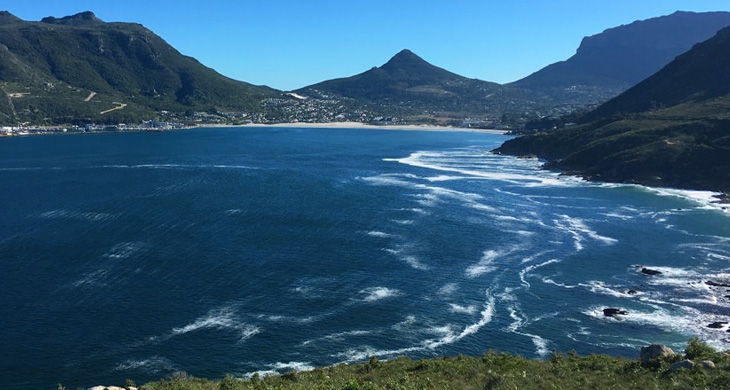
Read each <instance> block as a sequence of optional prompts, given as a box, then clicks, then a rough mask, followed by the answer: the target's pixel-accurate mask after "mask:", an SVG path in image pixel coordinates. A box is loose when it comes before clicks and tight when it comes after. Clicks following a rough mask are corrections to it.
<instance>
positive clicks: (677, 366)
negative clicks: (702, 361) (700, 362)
mask: <svg viewBox="0 0 730 390" xmlns="http://www.w3.org/2000/svg"><path fill="white" fill-rule="evenodd" d="M694 367H695V362H693V361H691V360H682V361H681V362H677V363H674V364H672V365H671V366H669V371H672V372H674V371H679V370H682V369H685V370H691V369H693V368H694Z"/></svg>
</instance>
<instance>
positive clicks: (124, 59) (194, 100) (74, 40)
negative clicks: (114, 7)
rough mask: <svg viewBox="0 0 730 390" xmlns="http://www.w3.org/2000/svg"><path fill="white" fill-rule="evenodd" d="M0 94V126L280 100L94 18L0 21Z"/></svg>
mask: <svg viewBox="0 0 730 390" xmlns="http://www.w3.org/2000/svg"><path fill="white" fill-rule="evenodd" d="M0 86H1V87H2V92H4V95H5V97H4V98H3V99H0V100H2V102H1V103H0V122H2V123H18V122H34V123H44V122H45V123H63V122H66V123H67V122H74V121H87V120H97V121H102V122H119V121H134V120H138V119H140V118H143V117H148V118H149V117H154V115H155V113H157V112H159V111H162V110H166V111H172V112H184V111H187V110H192V111H208V110H219V109H220V110H256V109H258V107H259V105H260V103H261V101H262V100H263V99H265V98H267V97H271V96H278V95H279V93H278V92H277V91H275V90H273V89H271V88H268V87H260V86H254V85H251V84H248V83H244V82H240V81H235V80H232V79H230V78H227V77H225V76H222V75H220V74H219V73H217V72H216V71H214V70H213V69H210V68H207V67H205V66H203V65H202V64H200V63H199V62H198V61H197V60H195V59H194V58H191V57H187V56H184V55H182V54H180V52H178V51H177V50H175V49H174V48H173V47H172V46H170V45H169V44H168V43H167V42H165V41H164V40H163V39H162V38H160V37H159V36H157V35H155V34H154V33H153V32H152V31H150V30H148V29H147V28H145V27H143V26H142V25H139V24H132V23H105V22H104V21H102V20H101V19H99V18H97V17H96V15H94V14H93V13H92V12H82V13H79V14H76V15H72V16H67V17H63V18H54V17H47V18H44V19H42V20H41V21H40V22H29V21H23V20H21V19H19V18H17V17H15V16H13V15H12V14H10V13H9V12H6V11H3V12H2V13H0ZM112 109H114V110H112ZM110 110H111V111H110Z"/></svg>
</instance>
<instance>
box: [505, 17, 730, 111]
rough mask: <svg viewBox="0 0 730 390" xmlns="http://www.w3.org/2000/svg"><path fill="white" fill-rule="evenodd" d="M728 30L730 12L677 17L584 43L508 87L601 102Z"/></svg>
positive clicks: (615, 31) (608, 32)
mask: <svg viewBox="0 0 730 390" xmlns="http://www.w3.org/2000/svg"><path fill="white" fill-rule="evenodd" d="M727 26H730V12H705V13H694V12H676V13H674V14H671V15H668V16H661V17H657V18H652V19H647V20H641V21H636V22H633V23H631V24H628V25H623V26H619V27H615V28H610V29H608V30H605V31H603V32H602V33H600V34H597V35H593V36H590V37H586V38H584V39H583V41H582V42H581V44H580V47H579V48H578V50H577V52H576V53H575V55H574V56H572V57H570V58H569V59H568V60H566V61H562V62H557V63H555V64H552V65H549V66H547V67H545V68H543V69H541V70H539V71H537V72H535V73H533V74H531V75H529V76H527V77H525V78H523V79H521V80H518V81H515V82H513V83H511V84H509V85H510V86H513V87H519V88H525V89H530V90H533V91H536V92H538V93H544V94H547V95H549V96H550V97H551V98H553V99H558V100H560V101H564V100H565V101H567V100H576V99H577V100H594V101H605V100H606V98H608V97H613V96H615V95H617V94H618V93H620V92H621V91H624V90H625V89H627V88H628V87H631V86H633V85H635V84H636V83H638V82H640V81H641V80H643V79H645V78H647V77H649V76H650V75H652V74H654V73H655V72H657V71H658V70H660V69H661V68H662V67H664V66H665V65H666V64H668V63H669V62H671V61H672V60H673V59H674V58H675V57H676V56H678V55H680V54H682V53H684V52H686V51H687V50H689V49H690V48H691V47H692V46H693V45H695V44H697V43H699V42H702V41H705V40H707V39H709V38H710V37H712V36H713V35H715V33H716V32H717V31H719V30H720V29H722V28H724V27H727Z"/></svg>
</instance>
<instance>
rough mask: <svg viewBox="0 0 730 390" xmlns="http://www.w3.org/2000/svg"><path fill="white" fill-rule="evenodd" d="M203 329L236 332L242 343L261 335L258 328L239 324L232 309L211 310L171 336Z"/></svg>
mask: <svg viewBox="0 0 730 390" xmlns="http://www.w3.org/2000/svg"><path fill="white" fill-rule="evenodd" d="M202 329H218V330H236V331H238V332H240V341H245V340H248V339H249V338H251V337H253V336H255V335H257V334H259V333H261V329H259V328H258V327H256V326H253V325H248V324H245V323H241V322H239V321H238V320H237V319H236V313H235V312H234V311H233V310H232V309H230V308H223V309H219V310H211V311H210V312H208V314H206V315H205V316H203V317H200V318H198V319H196V320H195V321H194V322H192V323H190V324H188V325H185V326H183V327H181V328H173V329H172V332H171V334H172V335H173V336H177V335H182V334H186V333H190V332H195V331H198V330H202Z"/></svg>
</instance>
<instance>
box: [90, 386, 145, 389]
mask: <svg viewBox="0 0 730 390" xmlns="http://www.w3.org/2000/svg"><path fill="white" fill-rule="evenodd" d="M87 390H137V388H136V387H131V386H130V387H127V388H124V387H118V386H94V387H90V388H88V389H87Z"/></svg>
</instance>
